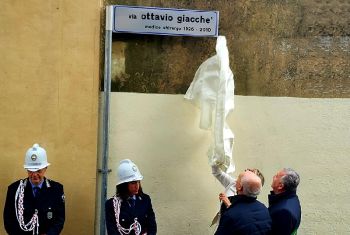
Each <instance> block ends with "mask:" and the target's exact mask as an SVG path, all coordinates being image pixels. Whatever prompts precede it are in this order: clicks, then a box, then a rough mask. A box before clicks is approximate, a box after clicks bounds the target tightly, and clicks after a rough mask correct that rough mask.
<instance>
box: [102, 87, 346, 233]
mask: <svg viewBox="0 0 350 235" xmlns="http://www.w3.org/2000/svg"><path fill="white" fill-rule="evenodd" d="M235 104H236V108H235V110H234V112H233V113H232V114H231V115H230V117H229V119H228V121H229V125H230V126H231V128H232V129H233V130H234V133H235V145H234V159H235V160H234V162H235V164H236V168H237V171H236V173H238V172H240V171H242V170H244V169H245V168H247V167H257V168H259V169H261V170H262V172H263V173H264V175H265V178H266V184H265V186H264V189H263V192H262V194H261V195H260V196H259V199H260V200H261V201H262V202H264V203H265V204H267V194H268V193H269V190H270V184H271V179H272V176H273V175H274V174H275V172H276V171H277V170H279V169H280V168H282V167H285V166H288V167H292V168H294V169H296V170H297V171H298V172H299V173H300V175H301V184H300V186H299V191H298V194H299V197H300V200H301V203H302V208H303V215H302V224H301V227H300V229H299V232H298V234H307V235H310V234H349V233H350V227H349V223H350V219H349V218H350V204H349V201H348V195H349V193H350V192H349V189H348V187H346V185H348V178H349V174H350V173H349V172H350V158H349V153H350V146H349V139H350V111H349V105H350V99H302V98H274V97H244V96H235ZM198 121H199V111H198V109H197V108H196V107H194V106H193V105H192V104H190V103H188V102H187V101H185V100H184V99H183V96H182V95H157V94H136V93H112V98H111V122H110V123H111V129H110V131H111V132H110V138H111V139H110V155H111V156H110V160H109V164H110V165H109V167H110V168H111V169H112V170H113V171H112V173H111V174H110V176H109V188H108V197H111V196H112V195H113V194H114V190H115V183H116V175H115V174H116V168H117V166H118V162H119V161H120V160H121V159H123V158H130V159H132V160H134V161H135V162H136V163H137V165H138V166H139V168H140V170H141V172H142V174H143V175H144V180H143V181H142V185H143V188H144V191H145V192H146V193H148V194H150V196H151V198H152V200H153V206H154V209H155V212H156V216H157V221H158V227H159V234H193V235H199V234H213V231H214V229H213V228H209V224H210V222H211V219H212V218H213V216H214V215H215V213H216V211H217V209H218V206H219V202H218V199H217V198H218V193H219V192H220V191H221V190H222V187H221V186H220V185H219V183H218V182H217V181H216V180H214V177H213V176H212V175H211V171H210V167H209V166H208V164H207V158H206V151H207V149H208V145H209V143H210V133H209V132H208V131H204V130H200V129H199V128H198ZM236 173H234V175H235V174H236Z"/></svg>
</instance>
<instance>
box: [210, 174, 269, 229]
mask: <svg viewBox="0 0 350 235" xmlns="http://www.w3.org/2000/svg"><path fill="white" fill-rule="evenodd" d="M261 187H262V185H261V179H260V178H259V177H258V176H257V175H256V174H254V173H253V172H251V171H244V172H242V173H241V174H239V176H238V178H237V182H236V190H237V195H235V196H233V199H232V204H231V206H230V207H229V208H228V210H227V211H226V212H225V213H224V214H223V215H222V217H221V219H220V223H219V227H218V229H217V231H216V233H215V235H232V234H235V235H265V234H268V233H269V232H270V230H271V223H272V222H271V218H270V214H269V211H268V209H267V208H266V206H265V205H264V204H262V203H261V202H259V201H258V200H257V196H258V195H259V193H260V191H261ZM219 197H220V195H219Z"/></svg>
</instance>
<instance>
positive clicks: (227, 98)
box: [185, 36, 235, 173]
mask: <svg viewBox="0 0 350 235" xmlns="http://www.w3.org/2000/svg"><path fill="white" fill-rule="evenodd" d="M185 99H188V100H190V101H192V102H193V103H194V104H196V105H197V106H198V107H199V108H200V110H201V117H200V124H199V127H200V128H201V129H211V130H212V135H213V140H212V144H211V146H210V148H209V151H208V159H209V164H210V165H217V166H219V167H220V168H221V169H222V170H223V171H225V172H227V173H230V172H233V171H235V165H234V163H233V160H232V152H233V138H234V134H233V132H232V131H231V129H230V127H229V126H228V125H227V123H226V117H227V115H228V114H229V113H230V112H231V111H232V110H233V108H234V80H233V73H232V71H231V69H230V65H229V53H228V49H227V46H226V38H225V37H224V36H219V37H218V38H217V42H216V55H214V56H212V57H210V58H209V59H207V60H206V61H204V62H203V63H202V64H201V65H200V66H199V68H198V70H197V71H196V74H195V76H194V79H193V81H192V83H191V85H190V87H189V88H188V90H187V92H186V94H185ZM213 119H214V120H213Z"/></svg>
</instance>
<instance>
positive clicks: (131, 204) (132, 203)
mask: <svg viewBox="0 0 350 235" xmlns="http://www.w3.org/2000/svg"><path fill="white" fill-rule="evenodd" d="M129 203H130V207H131V208H134V207H135V199H134V198H129Z"/></svg>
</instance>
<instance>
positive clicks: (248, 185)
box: [241, 175, 261, 197]
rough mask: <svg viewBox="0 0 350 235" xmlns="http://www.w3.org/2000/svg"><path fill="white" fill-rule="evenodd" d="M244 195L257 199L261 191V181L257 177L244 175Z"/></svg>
mask: <svg viewBox="0 0 350 235" xmlns="http://www.w3.org/2000/svg"><path fill="white" fill-rule="evenodd" d="M241 185H242V187H243V194H244V195H246V196H248V197H257V196H258V195H259V194H260V191H261V179H260V178H259V177H258V176H257V175H254V176H247V175H243V176H242V178H241Z"/></svg>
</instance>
